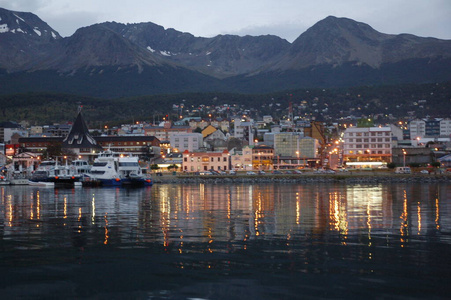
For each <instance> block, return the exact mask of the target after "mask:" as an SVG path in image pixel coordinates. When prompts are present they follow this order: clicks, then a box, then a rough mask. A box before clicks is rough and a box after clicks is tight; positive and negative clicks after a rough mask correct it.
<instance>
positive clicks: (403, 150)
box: [402, 149, 407, 167]
mask: <svg viewBox="0 0 451 300" xmlns="http://www.w3.org/2000/svg"><path fill="white" fill-rule="evenodd" d="M402 154H403V160H404V164H403V166H404V167H405V166H406V154H407V152H406V150H405V149H402Z"/></svg>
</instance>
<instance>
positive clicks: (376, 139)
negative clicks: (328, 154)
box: [343, 127, 392, 167]
mask: <svg viewBox="0 0 451 300" xmlns="http://www.w3.org/2000/svg"><path fill="white" fill-rule="evenodd" d="M391 157H392V132H391V128H390V127H350V128H347V129H346V131H345V132H344V138H343V160H344V162H345V163H346V165H348V166H356V167H364V166H380V165H383V164H386V163H388V162H391Z"/></svg>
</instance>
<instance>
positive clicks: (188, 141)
mask: <svg viewBox="0 0 451 300" xmlns="http://www.w3.org/2000/svg"><path fill="white" fill-rule="evenodd" d="M169 142H170V144H171V147H172V149H173V151H175V152H184V151H185V150H188V151H189V152H196V151H199V149H200V148H202V146H203V137H202V134H201V133H196V132H192V133H173V134H172V135H171V137H170V139H169Z"/></svg>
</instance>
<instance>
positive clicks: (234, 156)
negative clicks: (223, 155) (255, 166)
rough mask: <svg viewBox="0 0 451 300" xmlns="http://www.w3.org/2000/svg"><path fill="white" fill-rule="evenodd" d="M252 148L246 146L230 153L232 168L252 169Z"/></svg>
mask: <svg viewBox="0 0 451 300" xmlns="http://www.w3.org/2000/svg"><path fill="white" fill-rule="evenodd" d="M252 148H253V147H249V146H244V147H243V150H241V151H233V153H231V155H230V160H231V169H232V170H252Z"/></svg>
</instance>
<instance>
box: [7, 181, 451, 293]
mask: <svg viewBox="0 0 451 300" xmlns="http://www.w3.org/2000/svg"><path fill="white" fill-rule="evenodd" d="M0 259H1V260H0V274H1V278H2V280H0V297H1V298H2V299H8V298H25V299H29V298H33V299H35V298H46V299H47V298H94V299H111V298H113V299H115V298H117V299H123V298H129V299H246V300H248V299H321V298H336V299H349V298H355V299H361V298H367V299H375V298H377V299H381V298H382V299H406V298H417V299H424V298H427V299H442V298H443V299H445V298H448V297H449V295H450V292H451V287H450V285H449V282H450V280H451V263H450V262H451V185H450V184H408V183H406V184H374V185H373V184H365V185H363V184H352V185H350V184H348V185H346V184H332V183H331V184H255V185H251V184H185V185H179V184H177V185H176V184H164V185H155V186H153V187H152V188H141V189H121V188H104V189H101V188H75V189H50V188H37V187H29V186H23V187H19V186H4V187H0Z"/></svg>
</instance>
